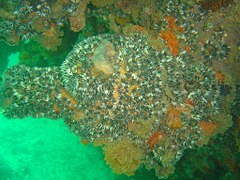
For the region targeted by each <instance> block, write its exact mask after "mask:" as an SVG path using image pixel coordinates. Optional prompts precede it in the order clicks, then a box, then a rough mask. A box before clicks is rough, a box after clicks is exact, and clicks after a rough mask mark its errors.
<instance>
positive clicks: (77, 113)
mask: <svg viewBox="0 0 240 180" xmlns="http://www.w3.org/2000/svg"><path fill="white" fill-rule="evenodd" d="M218 89H219V87H218V82H217V80H216V78H215V72H214V71H213V70H212V69H211V68H209V67H208V66H206V65H203V64H201V63H195V62H194V61H192V56H191V55H189V54H188V53H186V52H185V51H184V52H180V53H179V54H178V55H177V56H172V55H171V54H168V53H167V52H165V51H162V52H158V51H156V50H154V49H153V48H151V47H150V46H149V45H148V43H147V41H146V40H145V38H144V37H140V36H137V37H124V36H117V35H107V34H106V35H99V36H95V37H91V38H87V39H85V40H84V41H81V42H79V43H78V44H76V45H75V47H74V49H73V50H72V51H71V52H70V53H69V55H68V56H67V58H66V60H65V61H64V63H63V64H62V66H61V67H60V68H29V67H25V66H16V67H13V68H11V69H9V70H7V71H6V73H5V76H4V85H3V88H2V91H1V95H2V96H1V98H2V100H3V109H4V114H5V115H6V116H7V117H10V118H13V117H24V116H29V115H30V116H34V117H49V118H59V117H63V118H64V119H65V122H66V124H67V125H68V126H69V128H70V129H71V130H72V131H73V132H74V133H76V134H77V135H79V136H80V137H81V138H82V139H83V140H84V142H91V143H94V144H95V145H100V146H102V147H103V149H104V152H105V153H106V157H105V159H106V161H107V163H108V164H109V165H110V166H111V167H112V168H113V170H114V172H116V173H125V174H127V175H132V174H134V172H135V170H136V169H137V168H138V166H139V165H140V164H144V165H145V166H146V167H147V168H149V169H155V170H156V173H157V175H158V176H159V177H161V176H162V174H161V172H162V169H166V168H167V169H168V170H173V169H174V168H173V167H174V164H175V163H176V162H177V161H178V160H179V159H180V157H181V155H182V154H183V151H184V150H185V149H186V148H193V147H195V146H196V145H197V144H198V141H199V139H200V138H201V136H202V129H201V126H200V125H199V123H200V122H201V124H203V121H204V122H211V123H214V122H212V121H214V120H212V119H211V117H212V116H214V115H215V114H216V113H218V109H219V106H218V99H219V90H218ZM112 146H115V148H114V149H112V150H111V148H110V147H112ZM109 148H110V149H109ZM129 148H130V149H131V150H133V152H132V154H131V153H130V154H129V157H128V158H129V159H128V160H123V159H121V158H126V157H125V156H126V155H128V154H126V153H124V152H123V151H124V149H126V150H128V149H129ZM114 154H118V155H119V157H112V156H113V155H114ZM121 156H124V157H121ZM126 163H130V164H129V165H127V164H126ZM131 163H132V164H131ZM159 173H160V174H159ZM170 173H171V172H170Z"/></svg>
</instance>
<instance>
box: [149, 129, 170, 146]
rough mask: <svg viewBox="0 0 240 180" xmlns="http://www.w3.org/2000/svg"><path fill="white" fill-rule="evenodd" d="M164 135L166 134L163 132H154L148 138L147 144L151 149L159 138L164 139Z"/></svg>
mask: <svg viewBox="0 0 240 180" xmlns="http://www.w3.org/2000/svg"><path fill="white" fill-rule="evenodd" d="M165 137H166V134H165V133H163V132H159V131H157V132H155V133H153V134H152V136H151V137H150V138H149V140H148V142H147V144H148V146H149V148H150V149H153V148H154V146H155V145H156V144H158V143H159V142H160V141H161V140H164V139H165Z"/></svg>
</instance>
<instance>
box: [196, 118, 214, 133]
mask: <svg viewBox="0 0 240 180" xmlns="http://www.w3.org/2000/svg"><path fill="white" fill-rule="evenodd" d="M199 126H200V127H201V129H202V132H203V134H204V135H206V136H211V135H212V133H213V132H214V130H215V129H216V127H217V125H216V124H214V123H212V122H206V121H200V122H199Z"/></svg>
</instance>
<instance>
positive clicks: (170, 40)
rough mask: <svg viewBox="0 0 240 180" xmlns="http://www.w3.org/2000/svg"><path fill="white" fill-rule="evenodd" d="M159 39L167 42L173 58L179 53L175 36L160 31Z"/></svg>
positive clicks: (169, 32)
mask: <svg viewBox="0 0 240 180" xmlns="http://www.w3.org/2000/svg"><path fill="white" fill-rule="evenodd" d="M160 37H161V38H162V39H164V40H165V41H166V42H167V46H168V48H169V50H170V51H171V53H172V54H173V55H174V56H177V55H178V53H179V44H178V40H177V37H176V35H175V34H174V33H173V32H172V31H169V30H162V31H161V32H160Z"/></svg>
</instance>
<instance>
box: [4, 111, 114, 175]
mask: <svg viewBox="0 0 240 180" xmlns="http://www.w3.org/2000/svg"><path fill="white" fill-rule="evenodd" d="M0 119H1V121H0V132H1V133H0V139H1V147H0V175H1V178H0V179H11V180H12V179H36V180H38V179H39V180H40V179H43V178H44V179H112V178H113V177H114V175H113V174H112V173H111V169H110V168H109V167H108V166H107V165H106V164H105V162H104V161H103V154H102V152H101V150H100V149H98V148H93V147H92V146H91V145H87V146H85V145H82V144H80V139H79V138H78V137H77V136H75V135H74V134H73V133H72V132H70V131H69V130H68V129H67V127H66V126H65V124H64V122H63V120H62V119H60V120H49V119H44V118H40V119H34V118H25V119H12V120H8V119H6V118H5V117H4V116H3V115H2V114H1V115H0Z"/></svg>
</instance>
